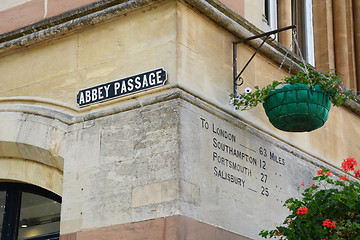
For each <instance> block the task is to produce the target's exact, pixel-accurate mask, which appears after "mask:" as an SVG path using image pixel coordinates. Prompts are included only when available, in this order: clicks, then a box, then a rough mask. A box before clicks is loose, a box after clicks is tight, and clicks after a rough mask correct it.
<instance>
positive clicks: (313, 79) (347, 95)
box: [230, 68, 357, 110]
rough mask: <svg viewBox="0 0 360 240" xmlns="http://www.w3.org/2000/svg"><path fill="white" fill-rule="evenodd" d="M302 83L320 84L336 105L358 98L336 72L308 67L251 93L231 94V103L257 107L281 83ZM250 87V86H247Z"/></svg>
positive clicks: (244, 107)
mask: <svg viewBox="0 0 360 240" xmlns="http://www.w3.org/2000/svg"><path fill="white" fill-rule="evenodd" d="M304 70H305V69H304ZM294 83H302V84H306V85H308V86H309V87H310V88H311V89H313V88H314V86H316V85H318V86H320V87H321V91H322V92H323V93H324V94H326V95H328V96H329V97H330V99H331V102H332V104H333V105H334V106H339V105H341V104H343V103H344V102H345V101H346V100H347V99H351V100H355V101H357V100H356V95H355V93H354V92H353V91H352V90H349V89H346V88H345V87H343V82H342V81H341V78H340V77H339V76H338V75H336V74H335V72H330V73H327V74H325V73H322V72H321V71H318V70H317V69H316V68H315V69H310V68H307V69H306V70H305V71H300V72H299V73H298V74H296V75H293V76H290V77H286V78H284V79H282V81H281V82H279V81H273V82H272V83H271V84H269V85H268V86H266V87H264V88H262V89H259V87H258V86H255V87H254V89H255V90H254V91H252V92H251V91H249V93H242V94H240V95H238V96H235V95H234V94H231V95H230V98H231V102H230V104H232V105H234V107H235V109H240V110H247V109H250V108H253V107H256V106H257V105H258V104H259V103H263V102H264V99H265V98H266V97H267V96H268V95H269V94H270V92H271V91H272V90H274V89H275V88H276V87H278V86H279V85H281V84H294ZM247 89H249V88H247Z"/></svg>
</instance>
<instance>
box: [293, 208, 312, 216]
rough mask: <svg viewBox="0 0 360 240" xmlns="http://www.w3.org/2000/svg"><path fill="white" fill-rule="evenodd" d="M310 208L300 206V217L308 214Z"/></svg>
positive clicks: (298, 213) (298, 212)
mask: <svg viewBox="0 0 360 240" xmlns="http://www.w3.org/2000/svg"><path fill="white" fill-rule="evenodd" d="M308 213H309V210H308V208H307V207H299V208H298V210H297V212H296V214H297V215H299V216H300V217H302V216H304V215H305V214H308Z"/></svg>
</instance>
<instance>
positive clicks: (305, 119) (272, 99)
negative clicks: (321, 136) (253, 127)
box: [263, 83, 331, 132]
mask: <svg viewBox="0 0 360 240" xmlns="http://www.w3.org/2000/svg"><path fill="white" fill-rule="evenodd" d="M263 107H264V109H265V112H266V115H267V116H268V118H269V120H270V122H271V124H272V125H274V127H276V128H277V129H280V130H283V131H286V132H310V131H313V130H315V129H318V128H320V127H321V126H323V125H324V123H325V122H326V121H327V119H328V116H329V111H330V107H331V101H330V98H329V96H328V95H326V94H324V93H322V92H321V90H320V87H319V86H315V88H314V90H311V89H310V88H309V87H308V86H307V85H306V84H301V83H295V84H293V85H290V84H286V85H282V88H279V89H275V90H273V91H271V92H270V94H269V96H268V97H267V98H266V99H265V101H264V104H263Z"/></svg>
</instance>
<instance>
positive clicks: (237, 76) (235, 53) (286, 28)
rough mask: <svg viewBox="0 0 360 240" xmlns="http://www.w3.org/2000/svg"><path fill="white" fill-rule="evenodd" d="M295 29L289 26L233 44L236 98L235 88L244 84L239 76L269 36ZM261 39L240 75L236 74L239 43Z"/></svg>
mask: <svg viewBox="0 0 360 240" xmlns="http://www.w3.org/2000/svg"><path fill="white" fill-rule="evenodd" d="M293 28H296V26H295V25H291V26H288V27H284V28H279V29H276V30H273V31H270V32H266V33H262V34H259V35H255V36H252V37H248V38H245V39H242V40H239V41H236V42H233V73H234V79H233V82H234V95H235V96H236V94H237V87H238V86H241V85H242V84H243V83H244V80H243V79H242V78H241V77H240V76H241V74H242V73H243V72H244V71H245V68H246V67H247V66H248V65H249V64H250V62H251V60H252V59H253V58H254V57H255V55H256V54H257V53H258V52H259V50H260V48H261V47H262V46H263V45H264V43H265V42H266V41H267V40H268V39H269V38H270V35H271V34H275V33H279V32H282V31H285V30H288V29H293ZM261 37H265V38H264V40H263V41H262V43H261V44H260V45H259V46H258V47H257V49H256V50H255V52H254V54H253V55H252V56H251V58H250V59H249V61H248V62H247V63H246V64H245V66H244V67H243V69H242V70H241V71H240V73H239V74H238V73H237V45H238V44H239V43H244V42H247V41H250V40H253V39H257V38H261ZM238 81H240V82H239V83H237V82H238Z"/></svg>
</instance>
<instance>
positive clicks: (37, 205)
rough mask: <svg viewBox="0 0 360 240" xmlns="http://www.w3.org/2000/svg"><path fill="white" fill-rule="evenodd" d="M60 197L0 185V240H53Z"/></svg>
mask: <svg viewBox="0 0 360 240" xmlns="http://www.w3.org/2000/svg"><path fill="white" fill-rule="evenodd" d="M60 207H61V198H60V197H59V196H57V195H56V194H54V193H51V192H49V191H47V190H45V189H42V188H39V187H36V186H33V185H30V184H22V183H12V182H0V234H1V240H20V239H21V240H45V239H47V240H57V239H59V232H60Z"/></svg>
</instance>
